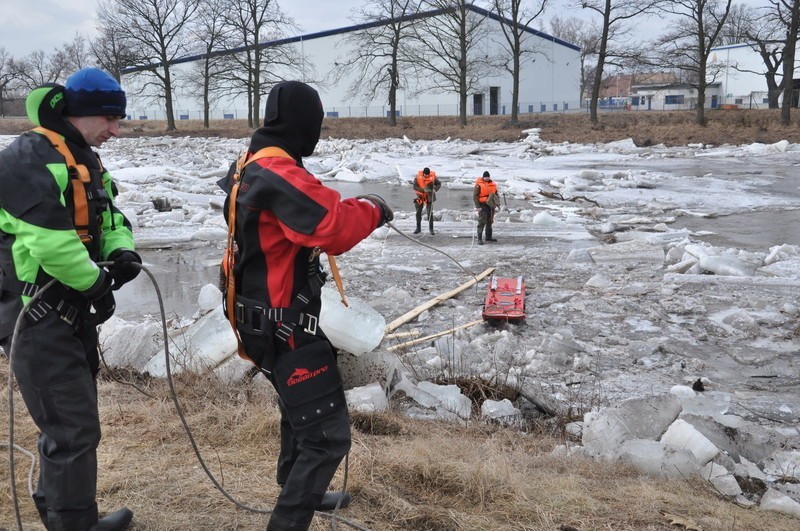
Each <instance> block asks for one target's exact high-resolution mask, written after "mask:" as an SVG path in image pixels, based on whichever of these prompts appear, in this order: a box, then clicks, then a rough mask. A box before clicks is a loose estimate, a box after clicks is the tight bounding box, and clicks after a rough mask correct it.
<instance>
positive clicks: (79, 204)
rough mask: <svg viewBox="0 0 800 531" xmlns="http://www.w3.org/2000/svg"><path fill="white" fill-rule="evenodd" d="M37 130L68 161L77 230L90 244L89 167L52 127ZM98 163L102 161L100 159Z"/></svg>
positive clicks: (81, 237)
mask: <svg viewBox="0 0 800 531" xmlns="http://www.w3.org/2000/svg"><path fill="white" fill-rule="evenodd" d="M33 130H34V131H35V132H37V133H40V134H43V135H44V136H46V137H47V139H48V140H49V141H50V144H52V145H53V147H54V148H56V150H57V151H58V152H59V153H60V154H61V156H62V157H64V160H65V162H66V163H67V170H68V172H69V178H70V181H71V182H72V204H73V209H74V218H73V220H74V223H75V231H76V232H77V233H78V236H79V237H80V239H81V242H83V244H84V245H88V244H90V243H91V241H92V235H91V234H89V200H88V194H87V192H86V186H87V185H88V184H90V183H91V182H92V178H91V176H90V174H89V168H87V167H86V165H85V164H78V163H76V162H75V157H74V156H73V155H72V152H71V151H70V150H69V148H68V147H67V144H66V142H64V139H63V138H62V137H61V135H59V134H58V133H56V132H55V131H51V130H50V129H45V128H44V127H36V128H35V129H33ZM98 163H100V161H99V159H98ZM100 173H101V174H102V173H103V167H102V165H101V166H100Z"/></svg>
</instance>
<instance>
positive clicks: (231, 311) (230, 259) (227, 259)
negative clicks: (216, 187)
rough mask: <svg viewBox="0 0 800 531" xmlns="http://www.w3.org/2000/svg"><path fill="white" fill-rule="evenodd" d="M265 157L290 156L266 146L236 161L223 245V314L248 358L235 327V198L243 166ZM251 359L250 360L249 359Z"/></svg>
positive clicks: (242, 354) (244, 154) (241, 355)
mask: <svg viewBox="0 0 800 531" xmlns="http://www.w3.org/2000/svg"><path fill="white" fill-rule="evenodd" d="M266 157H284V158H289V159H290V158H292V157H291V156H290V155H289V154H288V153H286V152H285V151H284V150H282V149H281V148H278V147H272V146H270V147H266V148H264V149H260V150H258V151H257V152H255V153H253V154H252V155H250V154H248V153H243V154H242V155H241V156H240V157H239V159H238V160H237V161H236V170H235V171H234V173H233V176H232V179H233V185H232V186H231V192H230V194H229V195H228V238H227V245H226V247H225V254H224V257H223V260H222V272H223V274H224V275H225V297H224V298H223V299H222V302H223V304H224V308H223V309H224V310H225V314H226V315H227V317H228V322H229V323H230V324H231V328H232V329H233V335H235V336H236V343H237V352H238V354H239V357H241V358H243V359H246V360H249V359H250V358H249V357H248V356H247V354H246V353H245V351H244V345H243V344H242V338H241V337H240V336H239V328H238V327H237V319H236V315H237V310H236V274H235V266H236V254H237V253H238V249H237V246H236V238H235V235H236V198H237V197H238V196H239V184H240V183H241V178H242V172H243V171H244V168H245V166H247V165H248V164H250V163H252V162H255V161H257V160H259V159H263V158H266ZM251 361H252V360H251Z"/></svg>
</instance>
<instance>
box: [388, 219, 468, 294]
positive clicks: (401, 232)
mask: <svg viewBox="0 0 800 531" xmlns="http://www.w3.org/2000/svg"><path fill="white" fill-rule="evenodd" d="M386 225H388V226H389V227H391V228H392V229H393V230H394V231H395V232H396V233H397V234H399V235H400V236H402V237H403V238H406V239H407V240H410V241H412V242H414V243H416V244H418V245H421V246H423V247H427V248H428V249H431V250H433V251H436V252H437V253H442V254H443V255H445V256H446V257H447V258H449V259H450V260H452V261H453V262H455V264H456V265H457V266H458V267H460V268H461V269H462V270H463V271H464V272H466V273H467V274H468V275H469V276H471V277H472V278H474V279H475V285H476V286H477V285H478V277H476V276H475V274H474V273H473V272H472V271H470V270H469V269H467V268H466V267H464V266H463V265H461V262H459V261H458V260H456V259H455V258H453V257H452V256H450V255H449V254H447V253H446V252H444V251H442V250H441V249H438V248H436V247H434V246H433V245H428V244H427V243H424V242H422V241H420V240H418V239H416V238H412V237H411V236H409V235H408V234H406V233H405V232H403V231H401V230H400V229H398V228H397V227H395V226H394V224H393V223H392V222H391V221H387V222H386ZM473 232H475V231H473Z"/></svg>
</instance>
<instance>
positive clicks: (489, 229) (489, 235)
mask: <svg viewBox="0 0 800 531" xmlns="http://www.w3.org/2000/svg"><path fill="white" fill-rule="evenodd" d="M486 241H487V242H496V241H497V240H495V239H494V238H492V227H491V226H489V225H487V226H486Z"/></svg>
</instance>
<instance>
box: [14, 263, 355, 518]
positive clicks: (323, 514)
mask: <svg viewBox="0 0 800 531" xmlns="http://www.w3.org/2000/svg"><path fill="white" fill-rule="evenodd" d="M113 264H114V263H113V262H98V263H97V265H98V266H100V267H104V266H112V265H113ZM135 265H136V266H137V267H139V269H141V270H142V271H144V272H145V273H146V274H147V276H148V277H150V280H151V282H152V283H153V287H154V288H155V291H156V297H157V298H158V306H159V311H160V314H161V330H162V334H163V336H164V357H165V360H166V368H167V383H168V385H169V390H170V395H171V397H172V401H173V403H174V404H175V410H176V412H177V414H178V417H179V418H180V421H181V424H182V425H183V429H184V431H185V432H186V435H187V437H188V438H189V442H190V443H191V445H192V449H193V450H194V453H195V456H196V457H197V460H198V461H199V462H200V466H201V467H202V468H203V471H204V472H205V473H206V475H207V476H208V478H209V479H210V480H211V482H212V483H213V484H214V486H215V487H216V488H217V490H219V491H220V493H221V494H222V495H223V496H225V497H226V498H227V499H228V500H229V501H230V502H232V503H233V504H234V505H235V506H236V507H239V508H240V509H244V510H246V511H250V512H253V513H257V514H267V515H269V514H272V510H271V509H258V508H255V507H250V506H249V505H246V504H243V503H241V502H239V501H238V500H236V499H235V498H234V497H233V496H231V495H230V494H229V493H228V491H226V490H225V488H224V487H223V486H222V485H221V484H220V483H219V481H217V479H216V477H214V474H213V473H212V472H211V470H210V469H209V468H208V465H207V464H206V462H205V460H204V459H203V457H202V455H201V454H200V449H199V448H198V446H197V442H196V441H195V439H194V435H193V434H192V430H191V428H190V427H189V424H188V422H187V421H186V417H185V415H184V414H183V408H182V407H181V405H180V401H179V400H178V395H177V392H176V391H175V385H174V382H173V379H172V369H171V363H170V354H169V340H168V337H169V335H168V333H167V316H166V313H165V311H164V301H163V299H162V297H161V289H160V288H159V286H158V283H157V282H156V279H155V276H154V275H153V273H151V272H150V270H149V269H147V268H146V267H145V266H144V265H142V264H135ZM55 282H56V280H55V279H53V280H51V281H50V282H48V283H47V284H45V285H44V287H42V289H40V290H39V291H37V292H36V294H34V296H33V297H31V299H30V300H29V301H28V303H27V304H26V305H25V306H24V307H23V308H22V311H21V312H20V314H19V316H18V317H17V322H16V325H15V327H14V336H13V337H12V339H11V351H10V352H9V353H8V365H9V371H8V409H9V415H8V418H9V420H8V452H9V455H8V460H9V466H10V470H9V479H10V481H11V498H12V500H13V504H14V516H15V518H16V523H17V529H18V530H19V531H22V518H21V515H20V509H19V500H18V498H17V489H16V480H15V476H14V467H15V464H14V448H15V447H16V448H19V447H17V446H16V445H15V444H14V392H13V385H14V371H13V370H12V369H11V366H12V365H11V361H12V360H13V354H14V350H15V347H16V340H17V337H18V335H19V331H20V328H21V326H22V319H23V316H24V315H25V312H26V311H27V310H28V308H29V307H30V305H31V304H32V303H34V302H35V301H36V300H37V299H38V298H39V297H41V296H42V294H43V293H44V292H45V291H46V290H47V289H49V288H50V287H51V286H52V285H53V284H55ZM19 449H20V450H22V449H21V448H19ZM22 451H23V452H24V453H26V454H27V455H29V456H30V457H31V458H32V459H33V460H34V463H35V460H36V458H35V456H33V454H31V453H30V452H27V451H25V450H22ZM349 465H350V461H349V454H348V455H347V456H346V457H345V470H344V480H343V482H344V486H343V487H342V492H344V491H345V488H346V486H347V476H348V468H349ZM28 488H29V490H30V492H33V467H31V470H30V474H29V486H28ZM341 501H342V497H340V498H339V500H338V501H337V503H336V507H335V508H334V510H333V511H332V512H331V513H327V512H321V511H316V512H315V515H317V516H320V517H322V518H328V519H330V520H331V528H332V529H334V530H336V529H338V526H337V523H338V522H341V523H343V524H346V525H348V526H350V527H352V528H353V529H357V530H359V531H370V530H369V529H368V528H366V527H363V526H361V525H359V524H357V523H355V522H353V521H351V520H348V519H347V518H344V517H342V516H340V515H338V514H337V511H338V510H339V505H340V504H341Z"/></svg>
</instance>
